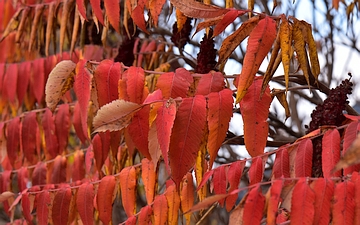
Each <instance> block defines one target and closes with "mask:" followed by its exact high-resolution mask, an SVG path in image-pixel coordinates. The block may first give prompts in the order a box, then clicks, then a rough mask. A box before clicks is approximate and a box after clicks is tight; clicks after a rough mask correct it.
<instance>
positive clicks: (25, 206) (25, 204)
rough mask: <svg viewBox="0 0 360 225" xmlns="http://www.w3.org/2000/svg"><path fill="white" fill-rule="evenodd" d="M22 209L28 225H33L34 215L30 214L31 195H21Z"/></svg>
mask: <svg viewBox="0 0 360 225" xmlns="http://www.w3.org/2000/svg"><path fill="white" fill-rule="evenodd" d="M21 195H22V197H21V208H22V213H23V215H24V218H25V220H26V222H28V224H30V225H32V219H33V217H32V215H31V213H30V198H29V194H28V193H22V194H21ZM55 225H56V224H55Z"/></svg>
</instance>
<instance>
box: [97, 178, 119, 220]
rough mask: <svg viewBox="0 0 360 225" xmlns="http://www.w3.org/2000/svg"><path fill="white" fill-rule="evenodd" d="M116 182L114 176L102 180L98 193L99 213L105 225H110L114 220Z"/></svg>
mask: <svg viewBox="0 0 360 225" xmlns="http://www.w3.org/2000/svg"><path fill="white" fill-rule="evenodd" d="M115 184H116V180H115V177H114V176H111V175H109V176H105V177H103V178H102V179H101V182H100V184H99V188H98V191H97V196H96V200H97V209H98V211H99V219H100V220H101V222H103V223H104V224H109V222H110V221H111V219H112V208H113V207H112V202H113V195H114V190H115Z"/></svg>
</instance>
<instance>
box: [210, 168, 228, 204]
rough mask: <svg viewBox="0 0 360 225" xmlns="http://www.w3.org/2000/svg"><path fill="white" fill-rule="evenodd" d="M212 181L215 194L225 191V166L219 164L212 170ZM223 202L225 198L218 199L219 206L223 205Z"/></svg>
mask: <svg viewBox="0 0 360 225" xmlns="http://www.w3.org/2000/svg"><path fill="white" fill-rule="evenodd" d="M212 183H213V185H214V192H215V194H217V195H219V194H225V193H226V188H227V179H226V172H225V166H219V167H218V168H216V169H215V170H214V175H213V180H212ZM224 202H225V199H221V200H219V204H220V206H221V207H224Z"/></svg>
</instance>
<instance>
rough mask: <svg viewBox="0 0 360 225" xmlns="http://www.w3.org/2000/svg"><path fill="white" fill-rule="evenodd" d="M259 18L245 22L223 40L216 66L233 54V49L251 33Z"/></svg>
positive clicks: (255, 17)
mask: <svg viewBox="0 0 360 225" xmlns="http://www.w3.org/2000/svg"><path fill="white" fill-rule="evenodd" d="M259 19H260V18H259V17H258V16H254V17H252V18H250V19H249V20H247V21H245V22H244V23H243V24H241V26H240V27H239V28H238V29H237V30H236V31H234V32H233V33H232V34H230V35H229V36H228V37H226V38H225V39H224V41H223V42H222V44H221V47H220V50H219V60H218V64H222V63H224V62H225V61H226V60H227V59H228V58H229V57H230V55H231V54H232V53H233V51H234V50H235V48H237V47H238V46H239V44H240V43H241V42H242V41H243V40H244V39H245V38H246V37H247V36H249V34H250V33H251V31H252V30H253V29H254V27H255V26H256V25H257V24H258V22H259Z"/></svg>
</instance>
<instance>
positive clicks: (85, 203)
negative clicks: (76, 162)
mask: <svg viewBox="0 0 360 225" xmlns="http://www.w3.org/2000/svg"><path fill="white" fill-rule="evenodd" d="M93 201H94V187H93V184H92V183H83V184H82V185H81V186H80V188H79V190H78V192H77V197H76V208H77V210H78V212H79V214H80V218H81V221H82V222H83V224H84V225H92V224H93V223H94V215H93V214H94V206H93Z"/></svg>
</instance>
